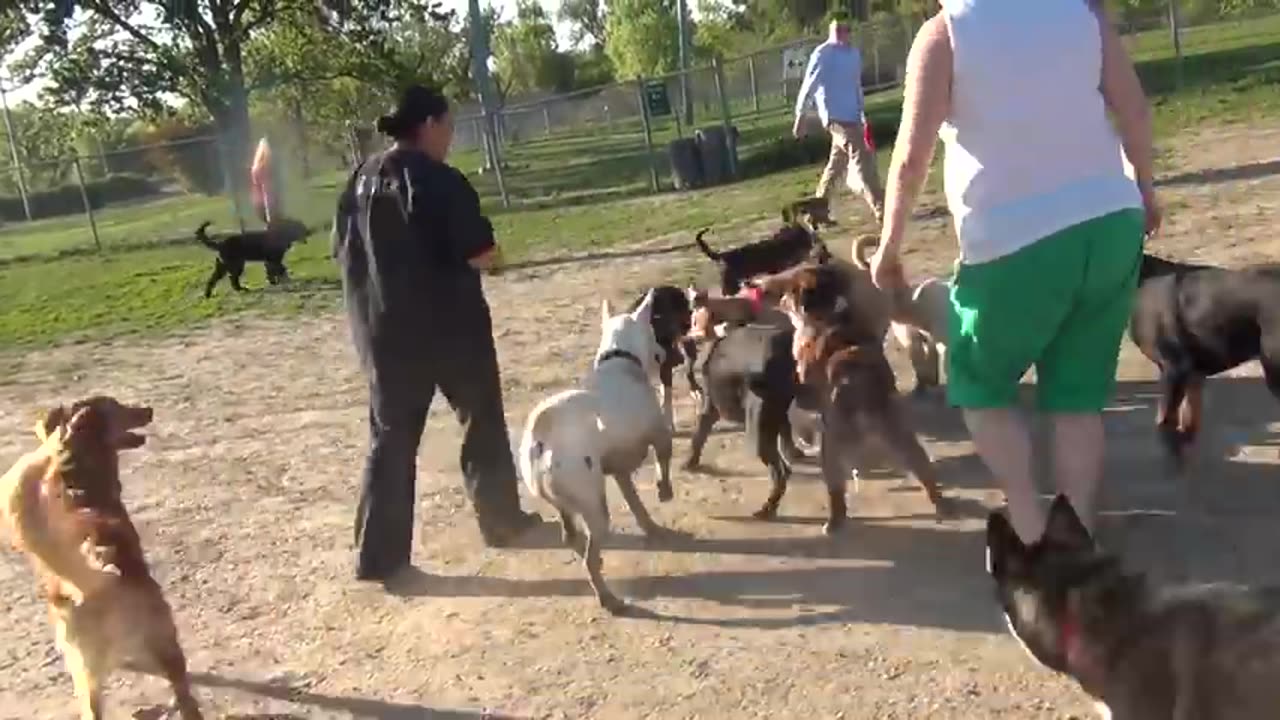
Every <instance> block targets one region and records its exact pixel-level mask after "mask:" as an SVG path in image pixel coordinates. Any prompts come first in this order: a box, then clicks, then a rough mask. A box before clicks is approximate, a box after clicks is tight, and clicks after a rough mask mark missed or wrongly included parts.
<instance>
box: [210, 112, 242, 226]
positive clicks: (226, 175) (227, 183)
mask: <svg viewBox="0 0 1280 720" xmlns="http://www.w3.org/2000/svg"><path fill="white" fill-rule="evenodd" d="M213 149H214V150H215V151H216V152H215V153H214V154H215V155H216V156H217V158H218V160H217V162H218V165H219V166H220V167H221V168H222V184H223V187H225V188H226V191H227V192H228V193H230V195H231V212H233V213H235V217H236V223H237V224H239V226H240V232H242V233H243V232H244V212H243V208H241V207H240V193H238V192H236V183H235V181H234V179H233V178H232V177H231V168H230V167H229V166H228V165H227V158H228V157H230V156H231V153H229V152H227V148H226V146H225V145H224V144H223V142H222V138H220V137H218V136H216V135H215V136H214V138H213Z"/></svg>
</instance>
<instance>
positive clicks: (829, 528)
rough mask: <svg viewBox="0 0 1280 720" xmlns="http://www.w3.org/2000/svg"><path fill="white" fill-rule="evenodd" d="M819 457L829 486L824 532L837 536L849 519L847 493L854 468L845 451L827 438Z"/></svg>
mask: <svg viewBox="0 0 1280 720" xmlns="http://www.w3.org/2000/svg"><path fill="white" fill-rule="evenodd" d="M824 434H825V433H824ZM818 457H819V459H820V462H821V464H822V479H823V481H824V482H825V483H826V485H827V522H826V524H824V525H823V526H822V532H824V533H826V534H827V535H835V534H836V533H838V532H840V530H841V528H843V527H844V525H845V521H846V520H847V519H848V515H849V507H848V505H847V503H846V500H845V491H846V489H847V487H848V484H849V475H850V474H851V473H852V471H853V468H852V466H851V465H850V463H849V461H848V459H847V458H846V457H845V451H844V449H843V448H839V447H833V443H829V442H827V440H826V437H823V439H822V448H821V449H820V450H819V451H818Z"/></svg>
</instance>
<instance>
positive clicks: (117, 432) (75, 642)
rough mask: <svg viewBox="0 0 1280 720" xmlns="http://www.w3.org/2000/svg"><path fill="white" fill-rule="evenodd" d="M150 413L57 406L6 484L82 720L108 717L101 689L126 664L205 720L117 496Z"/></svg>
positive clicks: (100, 405)
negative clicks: (125, 456) (122, 468)
mask: <svg viewBox="0 0 1280 720" xmlns="http://www.w3.org/2000/svg"><path fill="white" fill-rule="evenodd" d="M152 414H153V413H152V410H151V408H149V407H142V406H130V405H124V404H122V403H120V402H119V401H117V400H115V399H114V398H110V397H105V396H97V397H92V398H88V399H85V400H81V401H79V402H77V403H75V404H74V405H72V406H71V407H70V408H64V407H58V408H54V409H53V410H50V411H49V412H48V413H47V414H46V415H45V417H44V419H43V420H41V421H40V422H39V423H37V424H36V427H35V431H36V436H37V437H38V438H39V439H40V442H41V445H40V447H39V449H37V450H35V451H33V452H30V453H28V454H26V455H25V456H23V457H22V458H21V459H19V460H18V462H17V463H16V464H15V465H14V466H13V468H12V469H10V470H9V472H7V473H5V475H4V477H3V478H0V488H2V489H3V492H4V501H5V504H4V507H3V509H2V510H3V515H4V519H5V520H6V522H7V524H8V526H9V528H10V531H11V532H12V533H13V540H14V546H15V547H16V548H18V549H20V550H23V551H24V552H26V554H27V556H28V557H29V558H30V559H31V562H32V565H33V566H34V568H35V571H36V574H37V575H39V576H40V578H41V579H42V581H43V582H44V585H45V594H46V599H47V602H48V604H49V616H50V619H51V620H52V622H53V624H54V627H55V629H56V631H57V638H58V645H59V647H60V649H61V650H62V654H63V658H64V659H65V660H66V663H67V670H68V671H69V672H70V673H71V677H72V680H73V681H74V683H75V691H76V697H77V699H78V700H79V703H80V717H81V718H82V720H90V719H97V718H101V717H103V710H102V687H103V685H104V684H105V682H106V681H107V678H108V676H109V675H110V673H111V671H112V670H113V669H114V668H116V667H121V666H128V667H132V668H134V669H136V670H138V671H140V672H145V673H148V674H152V675H156V676H158V677H162V678H164V679H166V680H168V681H169V683H170V684H171V685H172V686H173V693H174V698H175V704H176V707H177V710H178V712H179V714H180V716H181V717H182V718H183V720H200V718H201V714H200V708H199V705H198V703H197V702H196V699H195V697H194V696H193V695H192V693H191V684H190V680H189V678H188V676H187V661H186V657H185V656H184V655H183V653H182V648H181V647H180V646H179V645H178V631H177V628H176V627H175V626H174V622H173V613H172V611H171V609H170V608H169V604H168V603H167V602H166V601H165V599H164V594H163V593H162V592H161V590H160V586H159V584H157V583H156V581H155V580H154V579H153V578H152V577H151V574H150V572H149V570H148V568H147V563H146V560H145V558H144V557H143V554H142V544H141V541H140V540H139V538H138V533H137V531H136V530H135V529H134V527H133V523H132V522H131V521H130V520H129V514H128V512H126V511H125V508H124V503H123V502H122V500H121V497H120V493H121V486H120V475H119V452H120V451H121V450H125V449H129V448H136V447H141V446H142V444H143V443H145V442H146V438H144V437H143V436H142V435H139V434H137V433H135V432H133V431H134V430H136V429H138V428H141V427H144V426H146V425H148V424H150V422H151V419H152Z"/></svg>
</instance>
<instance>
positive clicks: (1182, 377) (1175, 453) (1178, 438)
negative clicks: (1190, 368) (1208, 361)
mask: <svg viewBox="0 0 1280 720" xmlns="http://www.w3.org/2000/svg"><path fill="white" fill-rule="evenodd" d="M1189 380H1190V373H1188V372H1186V371H1183V370H1181V369H1178V370H1171V369H1166V368H1162V369H1161V373H1160V386H1161V396H1160V403H1159V405H1158V408H1157V410H1156V426H1157V428H1158V429H1159V432H1160V439H1161V441H1162V442H1163V444H1164V447H1165V451H1166V452H1167V453H1168V455H1169V457H1170V458H1171V459H1172V460H1173V463H1174V470H1175V471H1176V472H1179V473H1180V472H1181V471H1182V470H1183V469H1184V468H1185V465H1186V455H1185V452H1184V450H1185V446H1186V443H1185V438H1184V437H1183V434H1182V432H1180V430H1179V428H1178V415H1179V414H1180V413H1181V409H1182V402H1183V400H1184V399H1185V398H1186V394H1187V384H1188V381H1189Z"/></svg>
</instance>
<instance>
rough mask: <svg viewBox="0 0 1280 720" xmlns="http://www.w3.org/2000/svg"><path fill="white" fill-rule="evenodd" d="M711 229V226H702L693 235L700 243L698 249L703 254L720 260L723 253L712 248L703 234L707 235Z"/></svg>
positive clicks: (696, 241) (694, 239)
mask: <svg viewBox="0 0 1280 720" xmlns="http://www.w3.org/2000/svg"><path fill="white" fill-rule="evenodd" d="M710 231H711V228H702V229H701V230H699V231H698V233H697V234H696V235H694V236H693V241H694V242H695V243H697V244H698V249H699V250H701V251H702V254H703V255H706V256H707V257H709V258H711V259H712V260H714V261H716V262H720V258H721V257H722V256H721V254H720V253H718V252H716V251H715V250H712V249H711V246H710V245H708V244H707V241H706V240H703V239H702V236H703V235H706V234H707V233H708V232H710Z"/></svg>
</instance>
